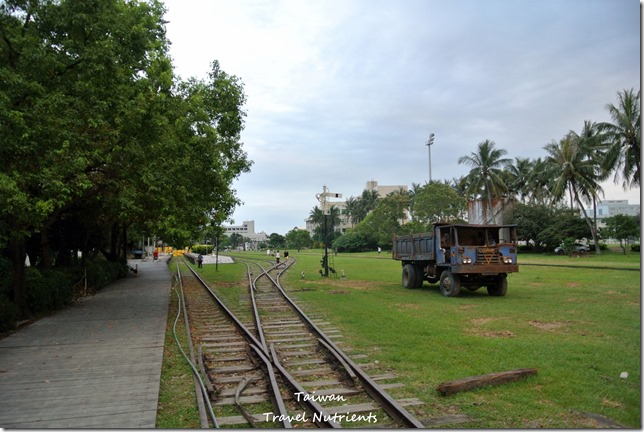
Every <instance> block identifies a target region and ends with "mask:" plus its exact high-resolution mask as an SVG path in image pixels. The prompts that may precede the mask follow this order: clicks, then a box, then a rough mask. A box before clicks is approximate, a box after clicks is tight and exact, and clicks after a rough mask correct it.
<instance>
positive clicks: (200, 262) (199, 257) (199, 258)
mask: <svg viewBox="0 0 644 432" xmlns="http://www.w3.org/2000/svg"><path fill="white" fill-rule="evenodd" d="M202 264H203V255H201V254H199V256H198V257H197V267H198V268H202Z"/></svg>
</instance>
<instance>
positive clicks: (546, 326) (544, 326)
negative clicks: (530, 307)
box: [528, 320, 568, 331]
mask: <svg viewBox="0 0 644 432" xmlns="http://www.w3.org/2000/svg"><path fill="white" fill-rule="evenodd" d="M528 324H530V325H531V326H533V327H537V328H538V329H541V330H546V331H553V330H557V329H560V328H561V327H565V326H567V325H568V323H566V322H558V321H553V322H545V321H539V320H533V321H528Z"/></svg>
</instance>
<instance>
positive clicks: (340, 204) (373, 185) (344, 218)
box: [305, 180, 410, 234]
mask: <svg viewBox="0 0 644 432" xmlns="http://www.w3.org/2000/svg"><path fill="white" fill-rule="evenodd" d="M323 189H324V191H325V192H326V186H324V188H323ZM365 190H368V191H377V192H378V197H379V198H384V197H386V196H387V195H389V194H390V193H393V192H398V191H403V192H407V191H408V190H409V188H408V187H407V185H393V186H389V185H379V184H378V182H377V181H375V180H369V181H368V182H367V183H366V184H365ZM344 198H345V200H344V201H339V200H337V199H333V198H332V199H331V200H329V201H327V203H326V205H327V208H329V207H331V206H335V207H337V208H339V209H340V224H339V225H337V226H335V227H334V230H335V231H336V232H341V233H343V234H344V233H345V232H346V231H347V229H348V228H351V227H352V223H351V219H350V218H349V216H348V215H346V214H345V209H346V207H347V201H346V198H348V197H344ZM409 217H410V215H409V214H408V212H407V211H406V212H405V216H404V218H403V220H401V223H403V224H405V223H407V222H408V221H409ZM305 221H306V230H307V231H308V232H310V233H313V230H314V229H315V226H316V225H315V224H313V223H311V222H310V221H309V220H308V218H307V219H305Z"/></svg>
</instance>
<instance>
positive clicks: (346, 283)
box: [305, 279, 379, 291]
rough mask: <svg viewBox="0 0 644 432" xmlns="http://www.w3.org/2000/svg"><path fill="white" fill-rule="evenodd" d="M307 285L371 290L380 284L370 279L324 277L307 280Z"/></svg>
mask: <svg viewBox="0 0 644 432" xmlns="http://www.w3.org/2000/svg"><path fill="white" fill-rule="evenodd" d="M305 285H307V286H324V287H334V288H335V287H337V288H352V289H355V290H359V291H363V290H369V289H371V288H373V287H377V286H379V285H378V284H377V283H374V282H368V281H359V280H356V281H352V280H348V279H324V280H315V281H313V280H307V281H306V282H305Z"/></svg>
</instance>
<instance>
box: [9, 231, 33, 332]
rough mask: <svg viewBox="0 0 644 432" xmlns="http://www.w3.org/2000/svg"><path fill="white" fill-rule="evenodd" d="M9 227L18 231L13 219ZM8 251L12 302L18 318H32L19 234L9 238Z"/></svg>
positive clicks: (21, 242) (22, 248) (22, 244)
mask: <svg viewBox="0 0 644 432" xmlns="http://www.w3.org/2000/svg"><path fill="white" fill-rule="evenodd" d="M12 219H13V220H12V221H11V222H13V223H11V222H10V224H9V226H10V227H11V228H12V231H13V233H17V232H18V231H19V227H17V226H16V225H17V223H16V221H15V218H12ZM8 243H9V250H10V253H11V269H12V271H13V301H14V303H15V304H16V306H17V308H18V314H19V316H18V318H19V319H27V318H31V317H33V314H32V312H31V310H30V309H29V305H28V304H27V278H26V273H25V258H26V253H25V239H24V237H22V236H20V235H19V234H12V235H11V237H10V238H9V242H8Z"/></svg>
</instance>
